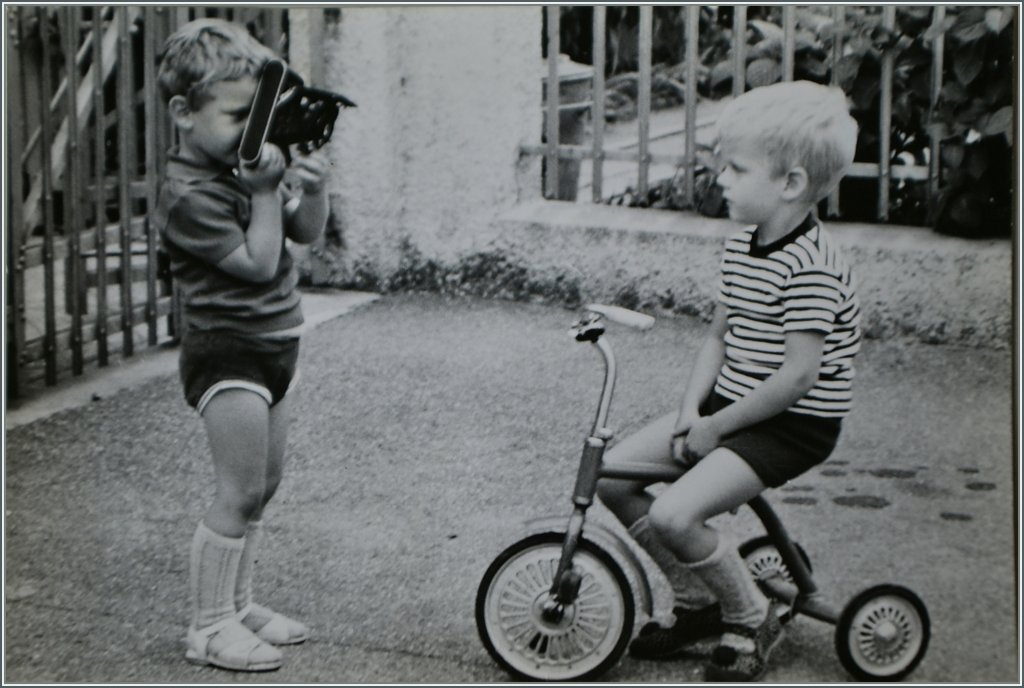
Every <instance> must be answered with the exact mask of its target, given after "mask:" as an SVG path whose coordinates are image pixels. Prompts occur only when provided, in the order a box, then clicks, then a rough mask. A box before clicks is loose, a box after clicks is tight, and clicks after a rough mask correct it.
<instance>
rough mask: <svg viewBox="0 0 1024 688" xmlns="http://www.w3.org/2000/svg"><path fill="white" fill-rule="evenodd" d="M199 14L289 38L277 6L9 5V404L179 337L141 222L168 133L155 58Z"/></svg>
mask: <svg viewBox="0 0 1024 688" xmlns="http://www.w3.org/2000/svg"><path fill="white" fill-rule="evenodd" d="M200 15H207V16H209V15H216V16H225V17H226V18H228V19H232V20H234V21H238V22H241V23H246V24H249V25H250V28H251V29H255V30H257V31H258V32H259V33H261V34H262V36H260V37H261V39H262V40H264V42H266V43H267V44H268V45H271V46H273V47H275V48H278V47H280V46H281V43H282V37H283V36H284V35H285V33H284V29H285V22H284V16H285V11H284V10H280V9H277V10H267V9H262V8H230V9H223V8H221V9H218V8H203V7H199V8H197V7H158V6H145V7H140V6H115V7H109V6H108V7H99V6H8V7H7V8H6V12H5V15H4V32H5V41H6V50H5V61H6V64H5V68H6V73H7V94H6V95H7V104H6V107H7V112H6V114H7V117H6V124H5V129H4V136H5V143H6V152H7V155H6V157H5V160H4V166H5V170H4V171H5V174H4V177H5V179H6V189H5V193H6V197H7V208H6V216H5V229H6V232H5V234H6V243H5V247H4V250H5V258H6V262H5V265H6V268H7V274H6V280H7V282H6V295H7V298H6V304H5V305H6V342H5V344H6V347H7V349H6V353H7V358H6V364H7V365H6V393H7V395H8V398H12V397H16V396H18V395H19V394H21V393H22V392H23V391H24V389H25V388H26V387H28V386H31V385H34V384H37V383H38V382H40V381H41V382H43V383H44V384H45V385H53V384H56V383H57V381H58V378H59V377H61V376H63V375H66V374H67V373H68V372H70V374H71V375H80V374H82V373H83V371H84V369H85V368H86V365H87V364H90V363H95V364H96V365H98V366H101V367H102V366H106V365H108V364H109V362H110V359H111V356H112V355H113V354H117V353H119V354H120V355H121V356H125V357H128V356H132V355H133V354H134V353H135V349H136V346H150V347H151V346H155V345H157V344H159V343H160V342H161V341H166V340H168V339H173V338H174V337H175V336H176V328H177V326H178V322H180V319H179V318H178V316H177V310H178V307H177V299H176V297H175V293H174V289H173V287H172V285H171V283H170V279H169V277H168V276H167V275H166V273H165V271H164V269H163V265H162V261H161V255H160V252H159V250H158V244H159V241H158V237H157V236H156V233H155V230H154V228H153V227H152V226H151V225H150V224H149V223H148V221H147V213H148V212H149V211H150V210H152V209H153V208H154V206H155V205H156V195H157V184H158V181H159V176H160V173H161V171H162V170H163V167H164V163H165V160H166V151H167V149H168V148H169V146H170V145H171V143H172V138H173V132H172V129H171V126H170V121H169V118H168V116H167V113H166V109H165V106H164V104H163V103H162V102H161V99H160V98H159V97H158V91H157V84H156V51H157V50H158V49H159V46H160V45H161V44H162V43H163V41H164V40H165V39H166V37H167V36H168V35H169V34H170V33H171V32H173V31H174V30H175V29H176V28H177V27H178V26H180V25H181V24H183V23H185V22H187V21H189V20H191V19H193V18H196V17H197V16H200ZM117 334H120V337H117V336H116V335H117Z"/></svg>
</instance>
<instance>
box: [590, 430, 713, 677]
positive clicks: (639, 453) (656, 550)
mask: <svg viewBox="0 0 1024 688" xmlns="http://www.w3.org/2000/svg"><path fill="white" fill-rule="evenodd" d="M677 415H678V414H677V413H676V412H671V413H667V414H665V415H664V416H661V417H660V418H657V419H655V420H654V421H652V422H651V423H648V424H647V425H646V426H644V427H643V428H641V429H640V430H639V431H637V432H635V433H633V434H631V435H629V436H628V437H625V438H623V439H622V441H620V442H618V443H617V444H616V445H615V446H613V447H612V448H611V449H609V450H608V453H607V454H605V463H606V464H614V463H616V462H622V461H628V462H643V463H650V464H661V465H664V464H671V463H672V462H673V459H672V432H673V430H674V429H675V422H676V417H677ZM645 488H646V485H645V484H644V483H641V482H630V481H625V480H602V481H601V482H600V483H598V494H599V496H600V497H601V501H602V502H603V503H604V504H605V506H607V507H608V509H609V510H610V511H611V512H612V513H614V514H615V515H616V517H618V519H619V520H620V521H621V522H622V523H623V524H624V525H625V526H626V527H627V529H628V530H629V534H630V536H631V537H632V538H633V540H634V541H635V542H636V543H637V544H638V545H639V546H640V547H641V548H642V549H643V550H644V551H645V552H647V554H648V555H649V556H650V557H651V559H652V560H653V561H654V563H655V564H657V566H658V568H659V569H661V572H662V573H663V574H664V576H665V578H666V580H667V581H668V584H669V586H670V587H671V589H672V613H671V614H661V613H659V614H658V615H656V616H655V619H654V620H653V621H652V623H651V624H648V625H647V626H645V627H644V628H643V629H641V635H646V636H649V635H650V634H651V633H652V632H653V631H654V630H655V629H657V628H663V627H670V626H673V625H674V624H673V615H674V616H675V619H676V621H678V620H679V617H680V616H687V617H688V614H689V612H692V611H696V610H704V609H707V610H708V611H707V612H706V613H703V616H702V617H701V618H702V619H703V618H704V616H707V617H708V618H711V619H717V618H718V610H717V609H712V608H710V605H713V604H714V602H715V597H714V595H713V594H712V593H711V591H710V590H708V588H707V586H705V585H704V583H703V582H702V581H701V580H700V578H698V577H697V576H696V575H694V574H693V573H692V572H691V571H690V570H689V568H687V567H686V566H685V565H684V564H683V563H682V562H680V561H679V560H678V558H677V557H676V556H675V554H674V553H673V552H671V551H669V550H668V549H666V548H665V547H664V546H663V545H662V544H661V542H660V541H659V539H658V538H657V537H656V535H655V534H654V532H652V528H651V527H650V523H649V521H648V518H647V512H648V510H649V509H650V506H651V503H652V502H653V501H654V498H653V497H652V496H651V495H650V493H648V492H647V491H646V489H645ZM684 625H685V626H686V627H687V628H692V627H694V624H693V623H685V624H684ZM697 625H699V626H701V627H702V628H704V629H707V633H710V634H714V632H715V630H716V628H717V625H716V624H715V623H713V622H709V623H700V624H697ZM684 635H685V636H686V637H685V638H684V639H683V641H682V644H684V645H687V644H690V643H692V642H693V640H695V639H699V636H700V635H701V633H696V634H694V633H686V634H684ZM690 635H694V636H695V637H694V638H691V637H690ZM650 640H651V639H650V638H648V639H647V640H645V641H642V642H641V643H639V645H637V644H634V646H632V647H631V648H630V652H632V653H633V654H634V655H635V656H651V657H653V656H655V655H665V654H668V653H669V651H667V650H665V649H664V647H663V646H664V645H666V643H664V642H661V641H660V640H655V641H654V647H653V650H652V651H651V652H646V653H645V648H644V647H643V646H644V644H645V643H647V642H649V641H650ZM669 644H672V645H673V646H674V645H676V644H678V643H676V642H675V639H674V638H673V640H672V642H671V643H669ZM675 649H676V648H675V647H673V648H672V650H675Z"/></svg>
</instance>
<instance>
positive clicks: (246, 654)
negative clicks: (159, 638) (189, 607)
mask: <svg viewBox="0 0 1024 688" xmlns="http://www.w3.org/2000/svg"><path fill="white" fill-rule="evenodd" d="M185 642H186V643H188V650H187V651H186V652H185V659H187V660H188V661H190V662H192V663H193V664H208V665H211V666H215V667H219V668H221V669H231V670H233V671H273V670H275V669H280V668H281V664H282V662H283V657H282V655H281V652H280V651H279V650H278V649H277V648H275V647H272V646H271V645H268V644H267V643H266V642H264V641H263V640H261V639H260V638H258V637H257V636H256V635H255V634H254V633H253V632H252V631H250V630H249V629H248V628H246V627H245V626H243V625H242V623H241V622H240V621H239V620H238V619H237V618H236V617H230V618H228V619H224V620H223V621H218V622H217V623H215V624H213V625H212V626H207V627H206V628H199V629H196V628H189V629H188V637H187V638H186V641H185ZM214 646H216V649H215V648H214Z"/></svg>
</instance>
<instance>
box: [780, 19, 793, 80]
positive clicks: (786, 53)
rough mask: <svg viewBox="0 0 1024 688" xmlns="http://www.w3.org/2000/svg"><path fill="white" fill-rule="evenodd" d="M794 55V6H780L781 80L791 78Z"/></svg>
mask: <svg viewBox="0 0 1024 688" xmlns="http://www.w3.org/2000/svg"><path fill="white" fill-rule="evenodd" d="M795 56H796V8H795V7H794V6H793V5H783V7H782V80H783V81H792V80H793V64H794V62H795Z"/></svg>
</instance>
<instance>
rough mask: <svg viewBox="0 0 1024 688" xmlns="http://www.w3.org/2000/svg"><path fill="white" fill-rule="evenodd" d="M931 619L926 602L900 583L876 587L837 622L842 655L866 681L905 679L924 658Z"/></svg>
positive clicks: (854, 673)
mask: <svg viewBox="0 0 1024 688" xmlns="http://www.w3.org/2000/svg"><path fill="white" fill-rule="evenodd" d="M930 636H931V621H930V620H929V618H928V610H927V609H926V608H925V606H924V602H922V601H921V598H920V597H918V596H917V595H916V594H915V593H914V592H913V591H911V590H908V589H907V588H904V587H902V586H899V585H876V586H875V587H872V588H868V589H867V590H865V591H863V592H861V593H860V594H859V595H857V596H856V597H854V598H853V599H852V600H850V602H849V603H848V604H847V605H846V607H845V608H844V609H843V613H842V614H840V616H839V622H838V623H837V624H836V638H835V640H836V653H837V654H838V655H839V661H840V662H841V663H842V665H843V668H845V669H846V670H847V671H848V672H850V675H851V676H853V677H854V678H856V679H858V680H860V681H899V680H901V679H903V678H905V677H906V676H907V675H909V674H910V672H911V671H913V670H914V669H915V668H917V665H918V664H920V662H921V660H922V659H923V658H924V653H925V651H926V650H927V649H928V640H929V638H930Z"/></svg>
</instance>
